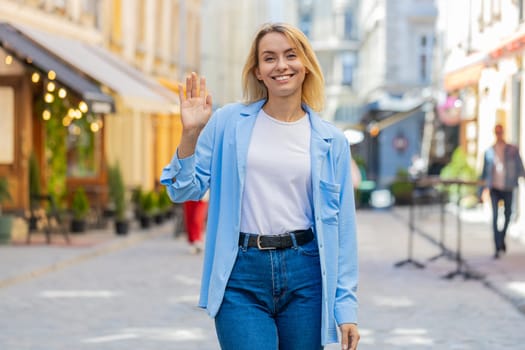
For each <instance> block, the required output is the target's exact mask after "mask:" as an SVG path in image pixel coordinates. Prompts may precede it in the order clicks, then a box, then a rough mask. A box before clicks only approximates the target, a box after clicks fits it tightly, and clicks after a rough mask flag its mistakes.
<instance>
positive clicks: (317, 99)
mask: <svg viewBox="0 0 525 350" xmlns="http://www.w3.org/2000/svg"><path fill="white" fill-rule="evenodd" d="M268 33H281V34H283V35H284V36H286V38H288V40H290V42H291V43H292V44H293V45H294V46H295V49H296V50H297V55H298V56H299V58H300V59H301V62H302V63H303V65H304V66H305V67H306V69H307V71H308V74H306V76H305V79H304V82H303V86H302V97H301V99H302V102H303V103H305V104H306V105H308V106H309V107H310V108H312V109H313V110H314V111H317V112H319V111H321V110H322V109H323V106H324V77H323V72H322V71H321V66H320V65H319V62H318V61H317V57H316V56H315V53H314V50H313V49H312V46H311V45H310V42H309V41H308V38H307V37H306V36H305V35H304V34H303V32H301V31H300V30H299V29H297V28H295V27H293V26H291V25H289V24H285V23H267V24H264V25H263V26H262V27H261V28H260V29H259V30H258V31H257V33H256V35H255V38H254V40H253V42H252V46H251V48H250V52H249V54H248V57H247V59H246V63H245V64H244V68H243V70H242V86H243V90H244V93H243V95H244V102H245V103H252V102H255V101H258V100H260V99H267V98H268V90H267V89H266V86H265V85H264V83H263V82H262V81H260V80H258V79H257V77H256V76H255V69H256V68H257V66H258V65H259V43H260V41H261V39H262V38H263V37H264V36H265V35H266V34H268Z"/></svg>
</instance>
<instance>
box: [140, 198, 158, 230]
mask: <svg viewBox="0 0 525 350" xmlns="http://www.w3.org/2000/svg"><path fill="white" fill-rule="evenodd" d="M155 210H156V204H155V194H154V192H153V191H142V192H141V195H140V199H139V211H140V227H142V228H148V227H150V226H151V221H152V220H153V216H154V215H155Z"/></svg>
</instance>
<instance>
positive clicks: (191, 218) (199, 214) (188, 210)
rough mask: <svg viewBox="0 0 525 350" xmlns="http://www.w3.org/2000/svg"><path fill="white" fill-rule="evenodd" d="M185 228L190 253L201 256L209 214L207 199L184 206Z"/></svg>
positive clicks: (189, 202)
mask: <svg viewBox="0 0 525 350" xmlns="http://www.w3.org/2000/svg"><path fill="white" fill-rule="evenodd" d="M183 210H184V226H185V228H186V234H187V237H188V243H189V244H190V252H191V253H192V254H199V253H200V252H201V251H202V247H203V244H202V242H203V239H202V235H203V232H204V227H205V223H206V214H207V212H208V202H207V200H206V198H202V199H199V200H196V201H186V202H184V204H183Z"/></svg>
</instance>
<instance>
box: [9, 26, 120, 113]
mask: <svg viewBox="0 0 525 350" xmlns="http://www.w3.org/2000/svg"><path fill="white" fill-rule="evenodd" d="M0 46H2V47H3V48H4V50H5V51H7V52H8V53H10V54H11V55H13V56H15V57H16V58H17V59H18V60H20V61H21V62H24V63H25V64H30V65H33V66H34V67H36V68H37V69H39V70H40V71H42V72H44V73H46V74H47V72H49V71H54V72H55V73H56V80H57V81H59V82H60V83H61V84H63V85H64V86H66V87H68V88H69V89H71V90H72V91H74V92H75V93H76V94H77V95H78V96H80V97H81V98H82V99H83V100H84V101H85V102H86V103H87V104H88V106H89V108H90V110H91V111H93V112H94V113H110V112H112V111H114V101H113V98H112V97H111V96H109V95H107V94H105V93H104V92H102V90H101V89H100V86H98V85H97V84H95V83H94V82H91V81H90V80H88V79H86V78H85V77H83V76H82V75H81V74H80V73H79V72H77V71H75V70H74V69H72V68H70V67H69V66H67V65H66V64H65V63H64V62H62V61H61V60H60V59H58V58H56V57H54V56H53V55H52V54H51V53H49V52H48V51H47V50H45V49H44V48H42V47H41V46H40V45H38V44H37V43H35V42H34V41H32V40H30V39H29V38H27V37H26V36H24V35H23V34H22V33H20V32H19V31H18V30H17V29H16V28H14V27H13V26H11V25H10V24H7V23H0Z"/></svg>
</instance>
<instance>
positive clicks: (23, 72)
mask: <svg viewBox="0 0 525 350" xmlns="http://www.w3.org/2000/svg"><path fill="white" fill-rule="evenodd" d="M0 56H1V59H2V61H1V62H0V67H1V68H0V76H1V79H0V100H1V101H2V103H1V104H0V108H1V112H0V123H1V124H2V127H0V139H1V140H2V141H1V142H2V146H1V147H0V148H1V149H2V151H1V153H2V154H1V155H0V176H4V177H6V178H7V179H8V182H9V189H10V192H11V196H12V197H13V201H12V203H9V204H8V205H7V208H8V209H11V210H15V211H17V212H19V213H23V212H24V211H25V210H27V209H28V207H29V159H30V157H31V155H33V154H34V156H35V158H36V161H37V164H38V169H39V170H40V176H39V178H40V183H41V187H42V188H43V190H42V192H46V193H48V192H49V193H53V194H56V195H57V196H59V197H64V196H65V195H66V193H67V181H69V180H71V179H76V178H80V179H89V180H90V181H93V182H97V181H103V179H104V159H105V156H104V149H105V144H104V122H105V118H106V115H107V114H108V113H112V112H113V111H114V100H113V98H112V97H111V96H109V95H108V94H106V93H104V92H103V91H102V89H101V87H100V86H99V85H98V84H96V83H94V82H92V81H90V80H89V79H86V78H85V77H84V76H83V75H82V74H81V73H79V72H78V71H76V70H74V69H72V68H71V67H70V66H68V65H67V64H66V63H65V62H63V61H62V60H60V59H59V58H57V57H56V56H54V55H53V54H51V53H50V52H49V51H48V50H47V49H45V48H44V47H42V46H41V45H39V44H38V43H36V42H34V41H33V40H30V39H29V38H28V37H26V36H24V35H23V34H22V33H21V32H20V31H18V30H17V29H16V28H15V27H13V26H11V25H9V24H7V23H0Z"/></svg>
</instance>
